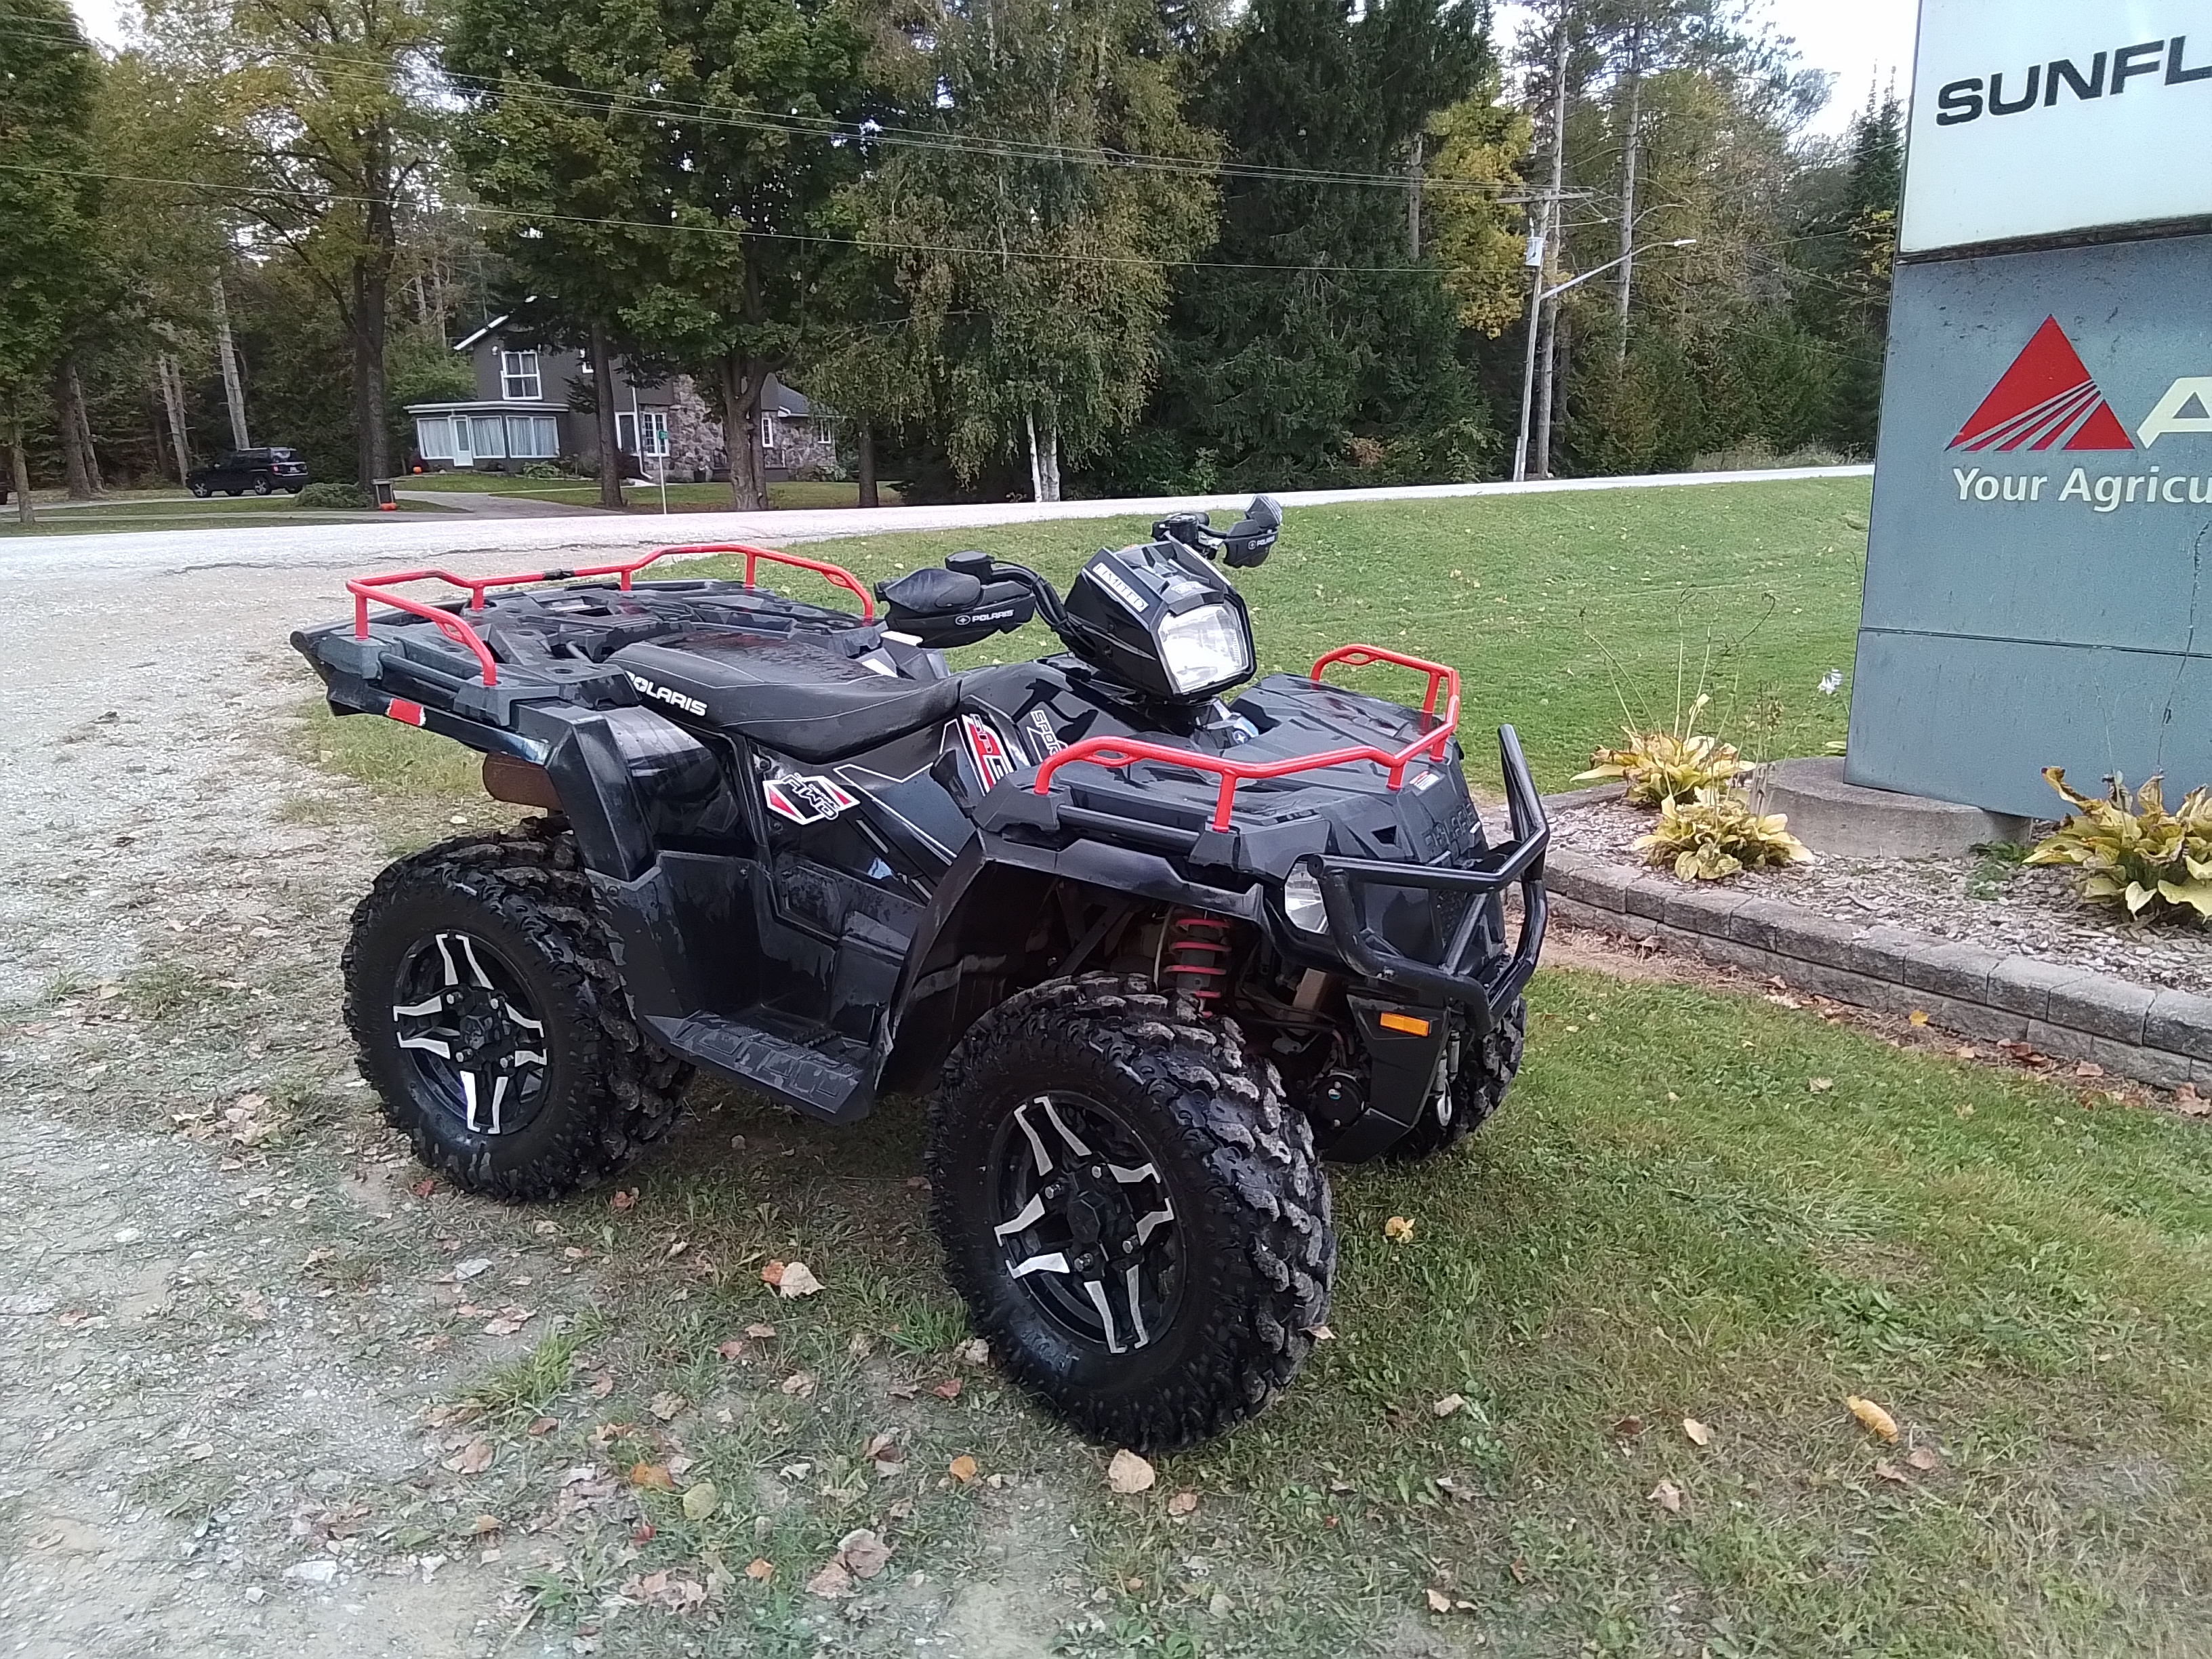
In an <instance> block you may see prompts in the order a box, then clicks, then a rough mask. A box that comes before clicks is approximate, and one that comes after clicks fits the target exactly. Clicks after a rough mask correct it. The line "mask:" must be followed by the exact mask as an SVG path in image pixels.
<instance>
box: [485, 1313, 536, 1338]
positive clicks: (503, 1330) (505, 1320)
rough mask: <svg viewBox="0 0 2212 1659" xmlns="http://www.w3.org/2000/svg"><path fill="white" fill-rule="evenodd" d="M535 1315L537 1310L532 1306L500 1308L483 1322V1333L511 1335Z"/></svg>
mask: <svg viewBox="0 0 2212 1659" xmlns="http://www.w3.org/2000/svg"><path fill="white" fill-rule="evenodd" d="M537 1317H538V1310H536V1309H534V1308H501V1310H499V1312H498V1313H497V1314H496V1315H495V1316H493V1317H492V1318H490V1319H489V1320H487V1321H486V1322H484V1334H485V1335H486V1336H513V1334H515V1333H516V1332H517V1331H519V1330H520V1329H521V1328H523V1327H524V1326H525V1325H527V1324H528V1323H529V1322H531V1321H532V1320H533V1319H535V1318H537Z"/></svg>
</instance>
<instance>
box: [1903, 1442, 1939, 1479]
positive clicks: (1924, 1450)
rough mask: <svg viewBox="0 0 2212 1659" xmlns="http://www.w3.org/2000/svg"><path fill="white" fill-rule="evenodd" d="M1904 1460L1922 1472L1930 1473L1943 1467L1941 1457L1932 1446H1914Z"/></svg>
mask: <svg viewBox="0 0 2212 1659" xmlns="http://www.w3.org/2000/svg"><path fill="white" fill-rule="evenodd" d="M1905 1462H1908V1463H1910V1464H1911V1465H1912V1467H1913V1468H1916V1469H1917V1470H1919V1471H1920V1473H1921V1474H1934V1473H1935V1472H1936V1470H1937V1469H1940V1468H1942V1467H1943V1459H1942V1456H1941V1455H1938V1454H1937V1452H1936V1448H1935V1447H1933V1446H1915V1447H1914V1448H1913V1449H1912V1450H1911V1452H1909V1453H1907V1454H1906V1455H1905Z"/></svg>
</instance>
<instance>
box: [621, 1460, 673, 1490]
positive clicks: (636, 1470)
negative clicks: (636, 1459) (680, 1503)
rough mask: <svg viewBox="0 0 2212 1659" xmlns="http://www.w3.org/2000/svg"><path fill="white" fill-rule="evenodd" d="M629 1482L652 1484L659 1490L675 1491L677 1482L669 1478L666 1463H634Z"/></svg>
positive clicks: (633, 1483) (639, 1484) (637, 1484)
mask: <svg viewBox="0 0 2212 1659" xmlns="http://www.w3.org/2000/svg"><path fill="white" fill-rule="evenodd" d="M629 1483H630V1485H631V1486H651V1487H653V1489H654V1490H656V1491H659V1492H674V1491H675V1490H676V1482H675V1481H674V1480H671V1479H670V1478H669V1474H668V1466H667V1465H666V1464H665V1463H633V1464H631V1465H630V1470H629Z"/></svg>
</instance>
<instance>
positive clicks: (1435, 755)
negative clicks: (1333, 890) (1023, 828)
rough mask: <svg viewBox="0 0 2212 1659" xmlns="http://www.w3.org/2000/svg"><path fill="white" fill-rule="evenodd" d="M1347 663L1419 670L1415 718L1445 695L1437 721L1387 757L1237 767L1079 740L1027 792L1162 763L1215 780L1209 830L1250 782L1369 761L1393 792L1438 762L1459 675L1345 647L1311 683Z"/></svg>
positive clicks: (1332, 754)
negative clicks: (1076, 766) (1422, 695)
mask: <svg viewBox="0 0 2212 1659" xmlns="http://www.w3.org/2000/svg"><path fill="white" fill-rule="evenodd" d="M1340 662H1342V663H1350V664H1352V665H1353V666H1355V667H1357V666H1359V665H1363V664H1366V663H1375V662H1389V663H1396V664H1398V665H1400V666H1401V667H1404V668H1414V669H1419V671H1421V672H1422V673H1424V674H1426V675H1427V676H1428V677H1429V695H1428V700H1427V701H1426V702H1424V703H1423V704H1422V705H1421V712H1422V713H1423V714H1426V715H1429V716H1430V717H1431V718H1432V719H1433V718H1435V717H1436V714H1437V695H1438V693H1439V692H1445V693H1447V695H1446V696H1445V697H1444V711H1443V718H1442V720H1441V721H1440V722H1439V724H1438V725H1437V729H1436V730H1435V731H1433V732H1426V733H1424V734H1423V735H1422V736H1420V737H1418V738H1414V739H1413V742H1411V743H1409V744H1407V745H1406V746H1405V747H1404V748H1403V749H1400V750H1395V751H1393V750H1388V749H1377V748H1376V747H1375V746H1374V745H1373V744H1358V746H1356V747H1353V748H1349V749H1331V750H1327V751H1326V752H1324V753H1322V754H1319V755H1300V756H1297V757H1293V758H1291V759H1290V760H1279V761H1238V760H1231V759H1229V758H1228V757H1226V756H1224V755H1202V754H1200V753H1199V752H1198V751H1197V750H1192V749H1176V748H1173V747H1170V745H1169V744H1164V743H1147V742H1146V741H1145V740H1143V739H1142V738H1084V739H1083V740H1082V741H1081V742H1080V743H1072V744H1069V745H1068V746H1067V747H1066V748H1065V749H1063V750H1060V752H1059V753H1058V754H1056V755H1054V756H1052V757H1050V758H1049V759H1048V760H1047V761H1046V762H1045V763H1044V764H1043V765H1042V766H1040V767H1038V768H1037V775H1036V782H1035V783H1034V784H1032V785H1031V786H1030V787H1031V788H1032V789H1033V790H1035V791H1036V793H1038V794H1040V795H1042V794H1046V793H1049V792H1050V790H1051V787H1052V777H1053V774H1054V773H1055V772H1057V771H1059V770H1060V768H1061V767H1063V766H1067V765H1071V764H1073V763H1075V762H1077V761H1086V762H1088V763H1091V765H1093V766H1105V767H1112V768H1117V769H1118V768H1121V767H1124V766H1127V765H1129V764H1130V763H1132V762H1134V761H1140V760H1150V761H1165V762H1167V763H1170V765H1174V766H1188V767H1189V768H1190V769H1192V770H1193V771H1197V772H1211V773H1212V774H1213V775H1215V776H1216V777H1218V778H1219V779H1220V780H1221V783H1220V787H1219V789H1218V792H1217V793H1215V795H1214V799H1213V817H1212V820H1211V823H1212V828H1214V829H1228V828H1229V824H1230V817H1231V813H1232V811H1234V809H1235V806H1236V803H1237V785H1238V784H1240V783H1243V782H1246V781H1249V780H1250V779H1254V778H1282V777H1288V776H1290V775H1291V774H1292V773H1294V772H1317V771H1319V770H1321V769H1322V768H1324V767H1329V766H1343V765H1346V764H1348V763H1352V762H1353V761H1372V762H1373V763H1375V764H1376V765H1377V766H1380V767H1381V768H1382V769H1383V772H1384V774H1385V775H1386V777H1387V780H1388V782H1389V787H1391V788H1393V789H1396V788H1398V787H1401V786H1402V785H1403V784H1404V783H1405V781H1406V769H1407V767H1408V766H1409V765H1411V764H1412V763H1413V758H1414V757H1415V756H1417V755H1419V754H1421V753H1423V752H1424V751H1426V753H1427V754H1428V757H1429V758H1430V759H1431V760H1439V761H1440V760H1442V759H1443V757H1444V745H1445V744H1447V743H1449V742H1450V740H1451V734H1452V732H1453V731H1454V730H1455V728H1456V727H1457V726H1458V725H1459V671H1458V670H1457V669H1455V668H1447V667H1445V666H1444V665H1443V664H1442V663H1437V662H1429V661H1426V660H1425V659H1422V658H1419V657H1408V656H1404V655H1401V653H1398V652H1395V651H1386V650H1384V649H1383V647H1381V646H1379V645H1345V646H1339V647H1337V648H1336V649H1335V650H1334V651H1331V652H1329V653H1328V654H1326V655H1325V656H1323V657H1322V659H1320V660H1319V661H1317V662H1316V663H1315V664H1314V665H1313V681H1314V684H1316V685H1318V684H1321V677H1322V671H1324V670H1325V669H1327V668H1328V667H1329V666H1330V665H1332V664H1334V663H1340Z"/></svg>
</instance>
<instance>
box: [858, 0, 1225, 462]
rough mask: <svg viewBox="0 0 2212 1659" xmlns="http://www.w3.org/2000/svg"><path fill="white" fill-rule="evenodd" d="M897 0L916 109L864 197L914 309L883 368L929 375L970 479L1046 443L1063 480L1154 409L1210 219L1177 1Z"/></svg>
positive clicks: (897, 90)
mask: <svg viewBox="0 0 2212 1659" xmlns="http://www.w3.org/2000/svg"><path fill="white" fill-rule="evenodd" d="M897 21H900V22H901V23H902V24H903V26H904V27H903V28H902V29H887V30H886V31H885V32H884V38H885V41H886V44H884V46H883V47H882V48H881V50H880V52H879V55H878V60H877V72H878V75H879V76H881V78H882V79H883V81H884V83H885V84H886V85H887V86H888V87H889V88H890V90H891V94H892V97H893V100H894V102H895V104H896V106H898V107H899V108H900V109H901V110H902V111H903V113H902V115H900V116H897V117H895V118H894V119H895V120H896V122H897V124H898V125H896V126H895V127H893V128H890V129H889V130H886V131H884V133H883V134H882V135H881V137H880V139H879V141H878V143H876V144H875V145H874V146H873V149H874V150H875V152H876V154H875V157H874V159H873V161H872V166H871V168H870V171H869V173H868V176H867V179H866V184H865V185H864V186H863V187H862V188H861V190H860V191H859V193H858V197H857V199H858V200H859V201H860V204H862V208H863V211H864V214H865V235H866V237H867V238H868V239H869V240H872V241H873V242H875V243H876V244H878V245H879V246H883V247H884V249H886V250H887V257H888V258H889V260H890V264H891V266H892V269H893V271H894V273H895V274H894V280H895V282H896V288H897V290H898V293H899V294H900V295H902V297H903V301H904V304H905V307H906V310H907V327H908V332H907V333H906V334H905V335H904V337H899V336H898V335H897V334H896V331H885V332H884V334H882V335H881V336H879V337H878V344H881V343H885V342H889V343H891V349H890V351H889V353H888V354H887V355H886V354H884V353H883V352H881V351H876V352H875V353H874V355H873V359H872V360H873V362H875V364H876V366H877V373H876V374H875V376H874V383H875V384H876V385H878V386H882V387H884V388H885V389H896V387H897V386H899V385H900V383H901V381H902V380H903V382H904V384H907V385H913V384H915V383H916V381H917V380H921V379H922V378H924V377H926V378H927V380H928V381H929V382H930V383H931V384H932V385H933V387H934V392H935V398H936V402H937V406H938V409H939V416H940V422H941V425H942V428H943V435H944V438H945V446H946V448H947V450H948V452H949V454H950V457H951V461H952V463H953V465H954V467H955V468H956V470H957V471H958V472H959V474H960V476H961V477H963V479H969V480H972V479H973V478H975V477H976V476H977V474H978V473H979V472H980V471H981V469H982V468H983V467H984V466H985V465H987V463H989V462H991V461H993V460H994V459H999V458H1002V457H1007V456H1019V457H1025V458H1026V460H1027V464H1028V471H1029V477H1030V493H1031V495H1033V496H1034V497H1035V498H1036V499H1037V500H1039V501H1057V500H1059V499H1060V495H1061V493H1062V487H1063V486H1062V478H1063V472H1064V470H1065V469H1066V468H1068V467H1072V466H1073V465H1077V464H1079V463H1080V462H1081V461H1082V460H1083V459H1085V457H1087V456H1089V455H1091V454H1093V453H1097V451H1098V450H1099V449H1100V448H1101V447H1103V446H1104V444H1105V443H1106V441H1108V439H1109V437H1111V436H1112V435H1114V434H1115V433H1116V432H1119V431H1121V430H1124V429H1126V428H1127V427H1128V426H1129V425H1130V424H1131V423H1132V422H1134V421H1135V419H1136V417H1137V416H1138V415H1139V412H1140V411H1141V410H1143V408H1144V405H1145V399H1146V395H1147V393H1148V392H1149V391H1150V389H1151V386H1152V380H1153V378H1154V375H1155V374H1156V373H1157V371H1158V362H1159V351H1158V335H1159V328H1160V323H1161V319H1162V318H1163V317H1164V314H1165V313H1166V309H1167V305H1168V294H1169V275H1168V272H1169V267H1170V264H1171V262H1173V261H1176V260H1178V259H1181V258H1188V257H1189V255H1190V253H1191V252H1192V251H1193V250H1194V249H1196V248H1199V247H1202V246H1204V245H1205V244H1206V240H1208V238H1209V235H1210V234H1211V230H1212V217H1213V193H1212V190H1211V188H1210V187H1209V185H1208V181H1207V177H1206V175H1207V173H1208V172H1209V170H1210V161H1211V156H1212V144H1211V143H1210V141H1209V139H1208V137H1207V136H1206V134H1205V133H1203V132H1202V131H1200V130H1199V129H1198V128H1196V127H1195V126H1194V125H1192V124H1191V123H1190V121H1189V120H1188V118H1187V117H1186V115H1185V112H1184V108H1183V105H1184V96H1183V93H1182V88H1180V87H1179V86H1178V85H1177V84H1176V61H1177V52H1178V41H1177V37H1176V28H1177V27H1178V21H1177V19H1176V17H1175V16H1173V15H1164V13H1163V11H1162V9H1160V8H1159V7H1158V5H1156V4H1154V3H1152V0H1057V3H1055V0H977V3H975V4H972V5H956V4H933V3H928V0H922V3H920V4H917V5H916V6H915V7H914V8H913V9H912V10H911V11H910V12H908V13H902V14H901V15H900V16H899V18H898V20H897ZM1184 21H1186V22H1187V21H1188V20H1184ZM849 361H850V360H849V359H848V362H849ZM852 378H854V377H852V376H851V375H849V374H848V380H851V379H852Z"/></svg>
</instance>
